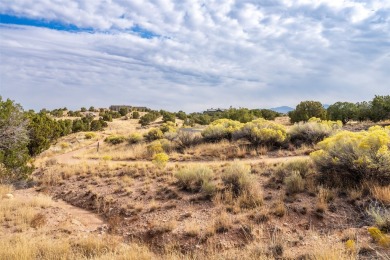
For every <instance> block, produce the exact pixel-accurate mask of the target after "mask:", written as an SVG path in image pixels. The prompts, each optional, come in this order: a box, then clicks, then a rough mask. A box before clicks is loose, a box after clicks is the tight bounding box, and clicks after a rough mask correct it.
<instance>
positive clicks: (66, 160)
mask: <svg viewBox="0 0 390 260" xmlns="http://www.w3.org/2000/svg"><path fill="white" fill-rule="evenodd" d="M98 143H100V144H102V143H103V140H99V141H96V142H94V143H92V144H89V145H86V146H84V147H81V148H79V149H76V150H73V151H71V152H67V153H64V154H59V155H55V156H53V157H52V158H54V159H56V160H57V162H58V163H62V164H79V163H92V164H94V163H99V162H101V160H100V159H84V158H83V159H79V158H75V156H77V155H80V154H82V153H83V152H84V151H86V150H87V149H91V148H95V149H97V147H98ZM306 158H309V156H308V155H297V156H283V157H268V156H260V157H257V158H247V159H239V161H240V162H246V163H262V162H264V163H268V164H269V163H280V162H287V161H290V160H296V159H306ZM232 161H234V160H208V161H206V160H203V161H170V162H168V165H172V164H173V165H174V164H195V163H204V164H222V163H226V162H232ZM111 162H113V163H133V162H134V163H135V162H144V163H147V162H150V161H148V160H136V161H135V160H112V161H111Z"/></svg>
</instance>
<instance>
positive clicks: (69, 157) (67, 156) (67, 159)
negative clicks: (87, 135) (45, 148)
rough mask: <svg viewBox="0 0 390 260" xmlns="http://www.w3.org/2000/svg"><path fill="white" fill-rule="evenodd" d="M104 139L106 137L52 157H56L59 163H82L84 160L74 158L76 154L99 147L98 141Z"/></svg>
mask: <svg viewBox="0 0 390 260" xmlns="http://www.w3.org/2000/svg"><path fill="white" fill-rule="evenodd" d="M103 140H104V139H102V140H98V141H96V142H94V143H92V144H89V145H86V146H83V147H81V148H78V149H76V150H73V151H70V152H67V153H63V154H59V155H55V156H53V157H52V158H54V159H56V160H57V161H58V162H59V163H65V164H77V163H80V162H81V161H83V160H81V159H77V158H74V156H75V155H77V154H80V153H82V152H84V151H86V150H87V149H90V148H93V147H94V148H97V146H98V143H99V144H102V143H103Z"/></svg>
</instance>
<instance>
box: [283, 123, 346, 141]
mask: <svg viewBox="0 0 390 260" xmlns="http://www.w3.org/2000/svg"><path fill="white" fill-rule="evenodd" d="M341 127H342V123H341V121H327V120H321V119H319V118H314V117H313V118H310V119H309V122H306V123H304V122H300V123H296V124H294V126H292V127H291V128H290V130H289V132H288V133H289V135H290V141H291V142H292V143H293V144H296V145H302V144H316V143H318V142H319V141H322V140H323V139H324V138H325V137H329V136H330V135H331V134H333V133H334V132H336V131H337V130H340V129H341Z"/></svg>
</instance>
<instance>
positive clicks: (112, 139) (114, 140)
mask: <svg viewBox="0 0 390 260" xmlns="http://www.w3.org/2000/svg"><path fill="white" fill-rule="evenodd" d="M124 141H126V138H125V137H124V136H121V135H111V136H108V137H106V138H105V139H104V142H106V143H110V144H113V145H116V144H120V143H123V142H124Z"/></svg>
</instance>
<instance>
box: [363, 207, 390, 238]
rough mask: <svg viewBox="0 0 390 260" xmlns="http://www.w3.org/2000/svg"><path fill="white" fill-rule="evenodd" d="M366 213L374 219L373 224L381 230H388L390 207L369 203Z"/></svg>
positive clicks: (389, 226) (387, 231)
mask: <svg viewBox="0 0 390 260" xmlns="http://www.w3.org/2000/svg"><path fill="white" fill-rule="evenodd" d="M367 214H368V215H369V216H370V217H371V218H372V219H373V220H374V222H375V225H376V226H377V227H378V228H379V229H380V230H381V231H383V232H386V233H389V232H390V209H388V208H386V207H384V206H381V205H379V204H377V205H371V206H370V207H369V208H368V209H367Z"/></svg>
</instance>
